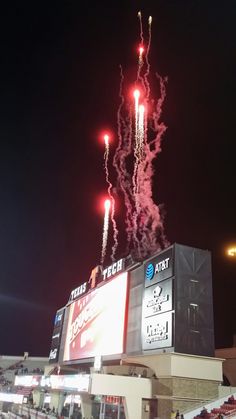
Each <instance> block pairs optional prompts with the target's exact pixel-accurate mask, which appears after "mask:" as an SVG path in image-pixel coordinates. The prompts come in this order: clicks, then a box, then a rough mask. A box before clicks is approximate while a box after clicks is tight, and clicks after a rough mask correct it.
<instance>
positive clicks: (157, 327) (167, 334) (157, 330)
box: [142, 312, 172, 351]
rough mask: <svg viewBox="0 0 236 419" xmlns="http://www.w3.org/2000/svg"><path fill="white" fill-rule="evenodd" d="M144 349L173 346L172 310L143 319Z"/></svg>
mask: <svg viewBox="0 0 236 419" xmlns="http://www.w3.org/2000/svg"><path fill="white" fill-rule="evenodd" d="M142 332H143V333H142V343H143V350H144V351H147V350H153V349H162V348H167V347H171V346H172V312H167V313H163V314H159V315H157V316H151V317H148V318H146V319H143V328H142Z"/></svg>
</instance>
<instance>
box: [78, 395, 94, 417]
mask: <svg viewBox="0 0 236 419" xmlns="http://www.w3.org/2000/svg"><path fill="white" fill-rule="evenodd" d="M80 397H81V410H82V417H83V418H85V419H90V418H91V417H92V400H91V395H90V394H88V393H85V394H81V395H80Z"/></svg>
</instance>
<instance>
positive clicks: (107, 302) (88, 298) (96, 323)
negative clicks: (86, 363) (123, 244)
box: [63, 272, 127, 361]
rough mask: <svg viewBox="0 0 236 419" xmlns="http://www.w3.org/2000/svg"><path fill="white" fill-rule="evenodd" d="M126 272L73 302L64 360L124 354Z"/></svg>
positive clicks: (69, 316) (70, 310)
mask: <svg viewBox="0 0 236 419" xmlns="http://www.w3.org/2000/svg"><path fill="white" fill-rule="evenodd" d="M126 298H127V272H124V273H121V274H120V275H118V276H117V277H115V278H114V279H113V280H111V281H109V282H107V283H105V285H102V286H100V287H97V288H95V289H94V290H93V291H91V292H90V293H88V294H86V295H85V296H83V297H81V298H80V299H79V300H76V301H75V302H73V303H72V304H71V305H70V306H69V307H68V308H67V310H69V315H68V324H67V330H66V339H65V348H64V356H63V360H64V361H71V360H77V359H82V358H90V357H94V356H96V355H113V354H114V355H115V354H120V353H122V352H123V341H124V326H125V311H126Z"/></svg>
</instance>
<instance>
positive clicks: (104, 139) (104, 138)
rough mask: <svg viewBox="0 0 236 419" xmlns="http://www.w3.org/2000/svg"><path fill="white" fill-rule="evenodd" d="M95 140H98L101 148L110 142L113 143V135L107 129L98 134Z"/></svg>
mask: <svg viewBox="0 0 236 419" xmlns="http://www.w3.org/2000/svg"><path fill="white" fill-rule="evenodd" d="M97 138H98V140H99V143H101V144H102V145H103V146H104V144H105V145H106V146H108V145H109V144H110V143H111V141H113V138H114V134H113V132H112V131H111V130H109V129H102V130H100V131H99V132H98V136H97Z"/></svg>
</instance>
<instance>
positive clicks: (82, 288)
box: [69, 282, 88, 303]
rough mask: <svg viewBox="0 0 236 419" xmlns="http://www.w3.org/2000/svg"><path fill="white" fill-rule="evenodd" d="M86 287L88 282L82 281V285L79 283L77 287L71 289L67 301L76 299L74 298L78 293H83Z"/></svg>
mask: <svg viewBox="0 0 236 419" xmlns="http://www.w3.org/2000/svg"><path fill="white" fill-rule="evenodd" d="M87 288H88V283H87V282H84V283H83V284H82V285H80V286H79V287H77V288H75V289H74V290H73V291H71V293H70V298H69V303H70V302H71V301H74V300H76V298H78V297H79V296H80V295H82V294H84V293H85V292H86V291H87Z"/></svg>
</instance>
